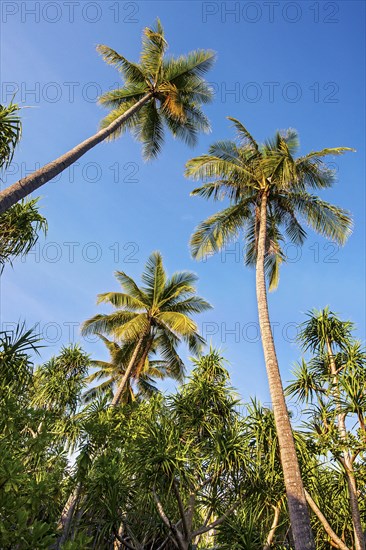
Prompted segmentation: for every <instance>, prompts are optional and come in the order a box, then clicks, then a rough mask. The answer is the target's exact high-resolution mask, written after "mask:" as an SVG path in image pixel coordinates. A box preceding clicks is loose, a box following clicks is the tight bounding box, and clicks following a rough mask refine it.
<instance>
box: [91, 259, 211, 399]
mask: <svg viewBox="0 0 366 550" xmlns="http://www.w3.org/2000/svg"><path fill="white" fill-rule="evenodd" d="M116 279H117V280H118V282H119V283H120V284H121V286H122V289H123V291H124V292H106V293H104V294H99V296H98V303H108V304H111V305H112V306H114V307H115V308H116V311H115V312H113V313H109V314H98V315H95V316H94V317H92V318H91V319H89V320H87V321H85V323H84V325H83V329H82V331H83V333H84V334H90V333H92V334H96V333H98V334H108V335H113V337H114V338H116V339H117V340H121V341H123V342H125V343H127V344H129V345H130V346H132V350H131V353H129V354H128V355H129V362H128V364H127V365H126V367H125V371H124V374H123V376H122V378H121V380H120V382H119V385H118V388H117V390H116V392H115V395H114V397H113V400H112V405H113V406H114V405H117V404H118V403H119V402H120V401H121V399H122V396H123V394H124V390H125V386H126V384H127V382H128V380H129V378H130V377H131V376H132V375H133V372H134V369H135V376H138V375H139V372H141V370H142V369H143V367H144V365H145V362H146V360H147V357H148V355H149V353H150V352H151V351H152V350H155V351H157V352H158V353H159V354H160V355H161V357H162V359H163V361H164V367H165V369H167V370H170V371H171V372H173V373H176V375H177V376H178V375H181V373H182V372H183V363H182V360H181V359H180V357H179V355H178V352H177V346H178V344H179V343H180V342H181V341H183V342H185V343H187V344H188V347H189V349H190V351H191V352H193V353H195V354H197V353H198V352H199V351H200V349H201V347H202V344H203V343H204V340H203V338H202V337H201V336H200V335H199V334H198V331H197V324H196V323H195V322H194V321H193V320H192V318H191V314H192V313H201V312H203V311H205V310H207V309H209V308H210V307H211V306H210V304H209V303H208V302H206V301H205V300H203V299H202V298H200V297H199V296H197V295H196V287H195V282H196V280H197V277H196V275H194V274H193V273H190V272H187V271H182V272H177V273H174V274H173V275H172V276H171V277H170V278H168V277H167V274H166V271H165V269H164V266H163V259H162V256H161V254H160V253H159V252H153V253H152V254H151V255H150V257H149V258H148V260H147V262H146V265H145V269H144V272H143V274H142V276H141V279H142V283H143V285H144V286H138V285H137V284H136V282H135V281H134V280H133V279H132V278H131V277H129V276H128V275H127V274H126V273H124V272H123V271H117V272H116Z"/></svg>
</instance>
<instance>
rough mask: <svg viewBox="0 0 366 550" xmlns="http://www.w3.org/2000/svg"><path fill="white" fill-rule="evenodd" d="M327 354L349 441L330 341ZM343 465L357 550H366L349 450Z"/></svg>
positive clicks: (342, 431) (341, 426)
mask: <svg viewBox="0 0 366 550" xmlns="http://www.w3.org/2000/svg"><path fill="white" fill-rule="evenodd" d="M326 346H327V353H328V358H329V365H330V372H331V376H332V384H333V386H334V388H333V389H334V400H335V403H336V410H337V419H338V425H337V428H338V433H339V436H340V438H341V439H342V440H346V439H347V428H346V415H345V414H344V413H343V412H342V406H341V397H340V390H339V377H338V371H337V366H336V362H335V357H334V353H333V347H332V342H330V341H329V340H328V339H327V341H326ZM341 463H342V465H343V469H344V473H345V475H346V479H347V486H348V493H349V501H350V508H351V516H352V524H353V533H354V537H355V550H365V537H364V534H363V529H362V522H361V514H360V507H359V503H358V497H357V483H356V478H355V473H354V468H353V460H352V456H351V453H350V451H349V449H345V450H344V453H343V459H342V460H341Z"/></svg>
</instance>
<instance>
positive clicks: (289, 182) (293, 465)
mask: <svg viewBox="0 0 366 550" xmlns="http://www.w3.org/2000/svg"><path fill="white" fill-rule="evenodd" d="M230 120H232V122H233V123H234V126H235V128H236V131H237V137H238V141H220V142H217V143H215V144H214V145H212V146H211V147H210V149H209V153H208V154H207V155H202V156H200V157H197V158H194V159H192V160H190V161H188V163H187V166H186V175H187V176H189V177H192V178H194V179H196V180H199V179H203V180H204V183H203V185H202V186H201V187H199V188H198V189H195V190H194V191H193V192H192V194H193V195H198V196H201V197H204V198H206V199H208V198H213V199H214V200H218V199H223V198H228V199H229V201H230V206H229V207H227V208H225V209H224V210H222V211H219V212H217V213H215V214H214V215H212V216H210V217H209V218H208V219H207V220H205V221H204V222H202V223H201V224H200V225H199V226H198V228H197V229H196V231H195V233H194V234H193V236H192V239H191V247H192V253H193V256H194V257H195V258H202V257H204V256H205V255H207V254H210V253H213V252H216V251H218V250H220V249H222V247H224V246H225V245H226V244H227V243H228V242H230V241H232V240H233V239H235V238H237V237H238V236H239V235H240V234H241V233H242V232H243V233H244V236H245V242H246V264H248V265H255V268H256V293H257V303H258V314H259V324H260V330H261V337H262V344H263V351H264V358H265V363H266V369H267V376H268V380H269V387H270V392H271V398H272V403H273V410H274V416H275V421H276V428H277V433H278V438H279V445H280V453H281V463H282V468H283V472H284V479H285V486H286V493H287V499H288V505H289V513H290V518H291V525H292V531H293V534H294V539H295V544H296V549H297V550H303V549H308V548H314V542H313V536H312V533H311V529H310V521H309V516H308V513H307V506H306V500H305V495H304V489H303V485H302V480H301V476H300V469H299V465H298V460H297V457H296V451H295V445H294V441H293V436H292V431H291V424H290V420H289V415H288V411H287V407H286V402H285V397H284V393H283V387H282V382H281V376H280V371H279V367H278V361H277V356H276V349H275V345H274V340H273V334H272V330H271V325H270V319H269V311H268V303H267V288H266V276H267V278H268V280H269V286H270V289H273V288H275V287H276V286H277V284H278V281H279V267H280V264H281V263H282V262H284V261H285V255H284V252H283V250H282V248H281V244H282V243H283V242H284V241H285V237H286V238H287V239H288V240H289V241H290V242H291V243H294V244H296V245H298V246H299V245H302V244H303V242H304V240H305V238H306V231H305V229H304V227H303V223H302V222H303V221H304V222H305V223H306V224H307V225H309V226H310V227H311V228H312V229H314V230H315V231H316V232H317V233H320V234H321V235H323V236H325V237H327V238H329V239H332V240H334V241H337V242H338V243H340V244H343V243H344V242H345V241H346V239H347V237H348V235H349V234H350V231H351V220H350V216H349V214H348V213H347V212H346V211H344V210H342V209H340V208H337V207H336V206H333V205H331V204H329V203H327V202H325V201H323V200H321V199H320V198H319V197H317V196H316V195H314V194H312V190H316V189H323V188H327V187H331V185H332V183H333V181H334V173H333V172H332V171H331V170H329V169H328V168H327V166H326V164H325V163H324V162H323V158H324V157H325V156H327V155H340V154H342V153H344V152H345V151H347V150H349V149H348V148H346V147H338V148H330V149H329V148H327V149H323V150H322V151H315V152H312V153H309V154H308V155H306V156H303V157H298V158H296V157H295V154H296V151H297V148H298V136H297V133H296V131H295V130H292V129H290V130H288V131H287V132H282V133H280V132H277V133H276V135H275V137H274V138H273V139H271V140H268V141H267V142H266V143H265V144H264V145H259V144H258V143H257V142H256V141H255V139H254V138H253V136H252V135H251V134H250V133H249V132H248V130H247V129H246V128H245V127H244V126H243V124H241V123H240V122H239V121H238V120H236V119H230ZM207 180H209V181H207Z"/></svg>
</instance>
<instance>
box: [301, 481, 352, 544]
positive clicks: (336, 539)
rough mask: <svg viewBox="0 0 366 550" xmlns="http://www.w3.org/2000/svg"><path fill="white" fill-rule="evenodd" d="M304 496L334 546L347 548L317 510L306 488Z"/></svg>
mask: <svg viewBox="0 0 366 550" xmlns="http://www.w3.org/2000/svg"><path fill="white" fill-rule="evenodd" d="M305 496H306V500H307V502H308V504H309V506H310V508H311V509H312V511H313V512H314V514H315V515H316V517H317V518H318V520H319V521H320V523H321V524H322V526H323V527H324V531H325V532H326V533H327V535H329V536H330V538H331V539H332V541H333V542H334V544H335V545H336V548H340V550H349V548H348V546H346V545H345V544H344V542H343V540H342V539H341V538H340V537H338V535H337V533H335V532H334V531H333V529H332V528H331V526H330V525H329V523H328V521H327V520H326V518H325V516H324V514H322V512H321V511H320V510H319V507H318V506H317V505H316V503H315V502H314V500H313V499H312V498H311V496H310V495H309V493H308V492H307V491H306V490H305Z"/></svg>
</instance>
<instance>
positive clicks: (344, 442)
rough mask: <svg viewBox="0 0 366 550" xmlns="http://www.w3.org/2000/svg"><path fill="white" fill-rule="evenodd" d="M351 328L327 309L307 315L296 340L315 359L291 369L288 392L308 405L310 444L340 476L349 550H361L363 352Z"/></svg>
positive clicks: (365, 429) (365, 432)
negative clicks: (329, 458) (328, 459)
mask: <svg viewBox="0 0 366 550" xmlns="http://www.w3.org/2000/svg"><path fill="white" fill-rule="evenodd" d="M353 328H354V327H353V324H352V323H351V322H349V321H342V320H341V319H339V317H338V316H337V315H335V314H334V313H333V312H332V311H330V310H329V308H325V309H323V310H321V311H317V310H313V311H311V312H310V313H309V314H308V319H307V321H305V322H304V323H303V324H302V326H301V330H300V333H299V340H300V342H301V345H302V348H303V350H304V351H307V350H309V351H311V352H312V353H313V354H314V356H313V357H312V358H311V360H310V361H309V362H306V361H305V360H303V361H302V362H301V363H300V364H298V365H297V366H296V368H295V370H294V375H295V380H293V381H292V383H291V384H290V385H289V386H288V388H287V392H288V394H289V395H294V396H296V397H297V398H298V399H299V400H300V401H301V402H305V403H307V407H309V408H308V415H309V416H310V418H309V422H308V423H307V429H308V430H309V429H310V433H311V438H312V440H313V441H317V442H318V448H319V452H320V454H323V455H324V456H327V454H328V453H331V454H332V455H333V456H334V458H335V460H336V462H337V463H338V464H339V466H340V468H341V469H342V471H343V473H344V476H345V479H346V481H347V487H348V494H349V501H350V509H351V514H352V523H353V531H354V548H355V550H365V538H364V531H363V525H362V519H361V514H360V503H359V497H358V487H357V475H356V472H357V469H358V467H357V461H360V459H361V460H362V458H365V444H366V426H365V417H366V396H365V385H366V375H365V365H366V352H365V350H363V349H362V346H361V344H360V343H359V342H357V341H355V340H354V339H353V338H352V329H353ZM351 426H352V427H353V431H352V429H351V430H350V427H351ZM357 430H358V433H357Z"/></svg>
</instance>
